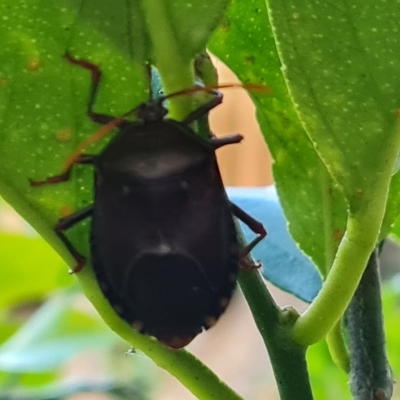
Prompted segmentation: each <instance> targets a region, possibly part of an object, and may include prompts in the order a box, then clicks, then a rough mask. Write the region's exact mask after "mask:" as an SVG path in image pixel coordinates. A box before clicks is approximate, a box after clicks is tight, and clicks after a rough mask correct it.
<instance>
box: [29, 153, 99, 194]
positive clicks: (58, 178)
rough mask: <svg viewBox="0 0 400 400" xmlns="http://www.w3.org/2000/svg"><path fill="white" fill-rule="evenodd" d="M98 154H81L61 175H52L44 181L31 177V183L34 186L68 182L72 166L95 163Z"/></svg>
mask: <svg viewBox="0 0 400 400" xmlns="http://www.w3.org/2000/svg"><path fill="white" fill-rule="evenodd" d="M95 158H96V156H93V155H89V154H81V155H80V156H79V158H77V159H76V161H74V163H73V164H72V165H71V166H70V167H69V168H68V169H67V170H66V171H65V172H62V173H61V174H59V175H54V176H50V177H48V178H47V179H45V180H44V181H33V180H32V179H29V183H30V185H31V186H33V187H37V186H43V185H54V184H55V183H60V182H66V181H68V180H69V178H70V177H71V172H72V167H73V166H74V165H75V164H93V163H94V160H95Z"/></svg>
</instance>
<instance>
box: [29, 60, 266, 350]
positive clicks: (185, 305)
mask: <svg viewBox="0 0 400 400" xmlns="http://www.w3.org/2000/svg"><path fill="white" fill-rule="evenodd" d="M66 58H67V60H68V61H69V62H71V63H73V64H75V65H79V66H81V67H84V68H86V69H88V70H89V71H90V72H91V74H92V89H91V95H90V98H89V102H88V110H87V113H88V116H89V117H90V118H91V119H92V120H93V121H95V122H98V123H101V124H103V125H104V126H105V127H104V126H103V128H102V129H101V130H100V131H102V132H101V135H103V134H104V133H105V132H108V131H109V130H111V128H113V127H115V126H118V129H119V132H118V133H117V134H116V136H115V137H114V138H113V139H112V140H111V142H110V143H109V144H108V145H107V146H106V147H105V149H104V150H103V151H102V152H101V153H100V154H98V155H88V154H82V149H83V148H84V147H85V146H81V148H80V150H79V151H78V152H77V153H76V154H74V155H73V156H72V157H71V158H70V159H69V161H68V162H67V164H66V167H65V168H64V172H63V173H61V174H60V175H57V176H53V177H50V178H48V179H46V180H44V181H31V185H32V186H40V185H44V184H52V183H58V182H63V181H66V180H68V179H69V177H70V174H71V170H72V167H73V165H75V164H91V165H93V167H94V171H95V184H94V186H95V187H94V193H95V195H94V202H93V204H92V205H90V206H89V207H87V208H85V209H84V210H81V211H78V212H77V213H74V214H72V215H70V216H68V217H66V218H63V219H61V220H60V221H59V222H58V224H57V225H56V226H55V232H56V233H57V235H58V236H59V237H60V239H61V240H62V241H63V243H64V244H65V246H66V247H67V248H68V250H69V251H70V252H71V253H72V255H73V256H74V258H75V259H76V262H77V266H76V267H75V269H74V271H73V272H79V270H80V269H81V268H82V267H83V266H84V264H85V258H84V257H83V256H82V255H80V254H79V253H78V252H77V250H76V249H75V248H74V246H73V245H72V243H71V242H70V241H69V240H68V238H67V237H66V236H65V234H64V231H65V230H67V229H68V228H70V227H71V226H73V225H75V224H77V223H79V222H81V221H82V220H83V219H85V218H87V217H91V219H92V223H91V236H90V244H91V262H92V265H93V269H94V271H95V274H96V277H97V280H98V284H99V286H100V288H101V290H102V292H103V293H104V296H105V297H106V298H107V299H108V301H109V302H110V304H111V305H112V306H113V307H114V309H115V311H116V312H117V313H118V314H119V315H120V317H121V318H123V319H124V320H125V321H127V322H128V323H129V324H130V325H131V326H132V327H133V328H134V329H137V330H138V331H140V332H142V333H146V334H149V335H152V336H155V337H156V338H157V339H159V340H160V341H161V342H162V343H164V344H165V345H167V346H169V347H172V348H181V347H183V346H186V345H187V344H188V343H189V342H190V341H191V340H192V339H193V338H194V337H195V336H196V335H197V334H198V333H200V332H201V331H202V330H203V329H208V328H209V327H211V326H212V325H213V324H214V323H215V322H216V321H217V319H218V318H219V316H220V315H221V313H222V312H223V311H224V309H225V308H226V306H227V304H228V302H229V299H230V297H231V295H232V291H233V288H234V286H235V280H236V275H237V272H238V268H239V264H240V262H241V258H242V257H243V256H244V255H245V254H247V253H248V252H249V251H250V250H251V249H252V248H253V247H254V246H255V245H256V244H257V243H258V242H259V241H260V240H261V239H262V238H263V237H264V236H265V235H266V232H265V230H264V228H263V226H262V225H261V224H260V223H259V222H257V221H255V220H254V219H253V218H252V217H250V216H249V215H247V214H246V213H245V212H244V211H242V210H241V209H240V208H238V207H237V206H235V205H234V204H232V203H230V202H229V200H228V198H227V196H226V192H225V189H224V186H223V184H222V181H221V177H220V173H219V169H218V165H217V161H216V158H215V150H216V149H217V148H219V147H221V146H224V145H227V144H232V143H239V142H240V141H241V140H242V136H240V135H231V136H227V137H224V138H215V137H212V138H210V139H209V140H204V139H201V138H200V137H198V136H196V135H195V133H194V132H193V131H192V130H191V128H190V127H189V125H190V124H191V123H192V122H194V121H195V120H197V119H198V118H200V117H202V116H205V115H206V114H207V113H208V111H210V110H211V109H212V108H214V107H215V106H216V105H218V104H219V103H221V101H222V96H221V95H220V94H219V93H218V92H215V91H214V96H213V98H212V100H211V101H209V102H208V103H206V104H204V105H203V106H201V107H200V108H198V109H197V110H195V111H194V112H192V113H191V114H190V115H189V116H188V117H186V119H185V120H184V121H181V122H177V121H174V120H169V119H165V118H164V117H165V115H166V114H167V110H166V109H165V108H164V106H163V101H164V100H165V99H167V98H170V97H171V96H177V95H183V94H187V93H189V92H191V91H197V90H204V89H199V88H192V89H189V90H186V91H182V92H179V93H174V94H173V95H170V96H164V97H162V98H160V99H157V100H152V101H149V102H148V103H145V104H141V105H140V106H139V107H137V108H136V109H135V110H134V112H135V113H136V116H137V118H138V120H139V121H138V122H130V121H127V120H126V119H124V118H114V117H110V116H107V115H102V114H97V113H95V112H94V111H93V105H94V102H95V99H96V93H97V89H98V86H99V84H100V80H101V72H100V70H99V68H98V67H97V66H96V65H94V64H91V63H89V62H87V61H84V60H76V59H74V58H72V57H71V56H69V55H67V56H66ZM126 115H127V114H126ZM100 131H99V132H100ZM101 135H100V136H101ZM98 136H99V135H98ZM90 141H93V140H89V142H90ZM233 216H236V217H238V218H239V219H241V220H242V221H244V222H245V223H246V224H247V225H249V226H250V228H251V229H252V230H253V231H254V232H255V233H256V234H257V236H256V237H255V239H254V240H253V241H252V242H251V243H250V244H249V245H248V246H246V248H245V249H240V246H239V243H238V239H237V234H236V228H235V224H234V220H233Z"/></svg>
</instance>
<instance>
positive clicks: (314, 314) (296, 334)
mask: <svg viewBox="0 0 400 400" xmlns="http://www.w3.org/2000/svg"><path fill="white" fill-rule="evenodd" d="M382 208H384V207H382ZM382 211H383V210H382ZM377 214H380V215H378V216H377ZM382 218H383V212H381V213H379V211H377V213H375V214H374V213H373V212H370V213H367V214H366V213H364V214H361V215H360V216H359V218H357V217H354V218H349V220H348V224H347V231H346V233H345V235H344V237H343V239H342V241H341V243H340V246H339V248H338V252H337V254H336V258H335V261H334V263H333V266H332V269H331V271H330V273H329V274H328V277H327V279H326V281H325V282H324V285H323V287H322V289H321V291H320V292H319V293H318V295H317V297H316V298H315V299H314V301H313V302H312V304H311V305H310V307H309V308H308V309H307V310H306V311H305V312H304V314H302V315H301V316H300V318H299V319H298V320H297V321H296V323H295V325H294V327H293V338H294V340H295V341H297V342H298V343H300V344H303V345H310V344H313V343H316V342H318V341H319V340H321V339H322V338H323V337H324V336H326V335H327V333H328V332H329V331H330V330H331V329H332V328H333V327H334V325H335V324H336V323H337V322H338V321H339V319H340V318H341V316H342V315H343V314H344V311H345V310H346V308H347V306H348V304H349V303H350V300H351V298H352V296H353V294H354V292H355V290H356V288H357V286H358V283H359V281H360V279H361V276H362V273H363V272H364V269H365V266H366V265H367V261H368V258H369V254H370V253H371V251H372V249H373V248H374V246H375V243H376V240H377V235H378V232H379V226H380V222H381V221H382Z"/></svg>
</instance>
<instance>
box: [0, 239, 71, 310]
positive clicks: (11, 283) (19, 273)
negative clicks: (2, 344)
mask: <svg viewBox="0 0 400 400" xmlns="http://www.w3.org/2000/svg"><path fill="white" fill-rule="evenodd" d="M0 249H1V250H0V308H3V307H9V306H13V305H17V304H19V303H20V302H25V301H26V302H28V301H35V300H40V299H42V298H43V297H44V296H45V295H47V294H48V293H49V292H50V291H51V290H54V289H57V288H59V287H65V286H67V285H70V284H71V283H72V282H74V280H73V278H72V277H71V276H69V275H68V269H67V266H66V264H65V262H63V261H62V259H61V258H60V256H58V255H57V254H56V252H55V251H54V250H53V249H52V248H51V247H50V245H49V244H47V243H46V242H45V241H44V239H42V238H40V237H26V236H19V235H10V234H6V233H2V232H0Z"/></svg>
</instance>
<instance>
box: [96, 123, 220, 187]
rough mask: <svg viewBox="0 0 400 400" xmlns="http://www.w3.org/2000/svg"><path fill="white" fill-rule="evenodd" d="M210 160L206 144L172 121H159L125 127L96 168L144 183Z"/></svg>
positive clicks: (98, 161)
mask: <svg viewBox="0 0 400 400" xmlns="http://www.w3.org/2000/svg"><path fill="white" fill-rule="evenodd" d="M213 158H215V155H214V151H213V150H212V148H211V147H210V146H209V144H208V143H207V142H206V141H204V140H202V139H200V138H197V137H195V135H194V134H193V133H192V132H191V131H190V130H189V129H186V128H185V127H182V126H181V125H179V124H178V123H177V122H175V121H170V120H163V121H156V122H152V123H147V124H138V123H132V124H129V125H127V126H126V127H125V128H124V129H123V130H121V131H120V132H119V133H118V134H117V135H116V137H115V138H114V139H113V140H112V142H111V143H110V144H109V145H108V146H107V148H106V149H105V150H104V152H103V153H101V154H100V155H99V157H98V159H97V160H96V169H97V170H98V172H100V173H102V174H106V175H108V174H109V173H111V174H115V173H123V174H128V175H130V176H131V177H132V178H136V179H138V180H141V179H144V180H147V179H157V178H165V177H167V176H169V175H175V174H179V173H180V172H182V171H183V170H188V169H191V168H192V167H195V166H196V165H200V164H203V163H207V162H210V161H211V160H212V159H213Z"/></svg>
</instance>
